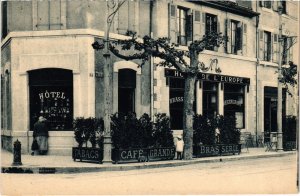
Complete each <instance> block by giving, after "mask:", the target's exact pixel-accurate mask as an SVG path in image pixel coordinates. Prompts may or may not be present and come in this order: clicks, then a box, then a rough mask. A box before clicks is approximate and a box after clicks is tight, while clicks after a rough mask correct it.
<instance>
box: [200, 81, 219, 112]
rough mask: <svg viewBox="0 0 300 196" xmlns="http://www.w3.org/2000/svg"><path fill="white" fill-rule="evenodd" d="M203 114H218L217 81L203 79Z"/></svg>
mask: <svg viewBox="0 0 300 196" xmlns="http://www.w3.org/2000/svg"><path fill="white" fill-rule="evenodd" d="M202 108H203V115H204V116H216V115H217V114H218V83H216V82H206V81H203V107H202Z"/></svg>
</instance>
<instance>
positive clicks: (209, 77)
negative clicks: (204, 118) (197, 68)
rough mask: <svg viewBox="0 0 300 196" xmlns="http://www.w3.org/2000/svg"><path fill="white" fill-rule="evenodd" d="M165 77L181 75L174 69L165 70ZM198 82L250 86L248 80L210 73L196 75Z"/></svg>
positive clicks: (179, 76)
mask: <svg viewBox="0 0 300 196" xmlns="http://www.w3.org/2000/svg"><path fill="white" fill-rule="evenodd" d="M165 77H174V78H182V77H183V74H182V73H180V72H179V71H177V70H175V69H168V68H166V69H165ZM197 78H198V80H205V81H212V82H224V83H232V84H245V85H250V78H244V77H236V76H226V75H220V74H211V73H198V75H197Z"/></svg>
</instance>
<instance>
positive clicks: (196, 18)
mask: <svg viewBox="0 0 300 196" xmlns="http://www.w3.org/2000/svg"><path fill="white" fill-rule="evenodd" d="M116 2H117V1H116ZM280 2H281V1H278V2H269V1H264V2H260V1H257V2H256V1H255V2H252V1H230V2H223V1H222V2H221V1H220V2H216V1H197V2H196V1H191V2H189V1H137V0H136V1H126V2H125V3H124V4H123V5H122V7H121V8H120V10H119V11H118V12H117V14H116V16H115V18H114V20H113V23H112V26H111V29H110V38H111V39H126V38H127V37H126V32H127V31H128V30H131V31H135V32H137V35H139V36H140V37H143V36H145V35H152V36H153V37H154V38H158V37H169V38H170V40H171V41H172V42H174V43H178V44H179V49H181V50H187V47H188V45H189V43H190V42H191V41H193V40H197V39H200V38H201V37H202V36H203V35H205V34H206V33H209V32H211V31H218V32H222V33H223V34H224V35H226V36H227V38H228V39H227V41H226V43H225V44H224V46H221V47H219V48H210V49H209V50H205V51H203V52H202V53H201V54H200V55H199V61H200V62H201V63H203V64H205V65H206V66H210V67H211V69H210V70H209V71H208V72H205V73H201V74H200V76H199V78H198V80H197V82H196V84H195V85H196V93H195V94H196V99H195V104H194V106H195V107H194V108H195V112H196V113H197V114H203V115H209V114H212V115H217V114H221V115H234V116H235V117H236V119H237V125H236V126H237V127H238V128H240V129H241V131H242V132H250V133H251V134H252V135H253V136H254V137H253V138H254V139H253V140H256V138H257V136H259V135H262V136H263V137H265V138H266V140H267V138H268V137H269V135H270V132H273V131H276V129H275V128H276V127H274V123H275V124H276V118H275V119H274V111H275V117H276V109H274V102H276V99H277V94H276V89H277V75H276V74H275V71H276V70H277V66H278V56H279V54H278V47H279V42H278V33H279V32H278V31H279V23H278V17H279V15H278V12H277V10H276V6H278V5H277V4H278V3H280ZM284 2H285V1H284ZM1 3H2V41H1V51H2V53H1V59H2V61H1V114H2V115H1V141H2V147H3V148H5V149H8V150H12V146H13V142H14V141H15V140H16V139H18V140H19V141H21V143H22V152H23V153H28V152H29V151H30V145H31V143H32V127H33V124H34V122H35V121H36V120H37V118H38V116H39V115H44V116H45V117H46V118H47V119H48V120H49V121H50V124H51V131H50V133H49V134H50V137H49V154H59V155H71V147H73V146H76V142H75V140H74V133H73V130H72V120H73V119H74V118H76V117H82V116H83V117H90V116H91V117H102V116H103V114H104V108H103V103H104V98H103V96H104V95H103V92H104V90H103V89H104V82H103V64H104V58H103V52H102V51H95V50H93V48H92V46H91V44H92V43H93V42H94V41H95V40H99V39H103V38H104V31H105V25H106V18H105V13H106V12H107V11H108V10H109V12H111V9H107V2H106V1H64V0H54V1H45V0H44V1H37V0H32V1H6V2H1ZM269 4H271V6H270V5H269ZM283 4H284V9H285V12H284V14H283V16H282V18H283V23H284V24H285V26H284V28H285V29H288V30H289V32H288V31H283V32H285V33H286V35H285V36H298V11H299V8H298V2H292V1H286V2H285V3H283ZM270 18H272V20H270ZM131 52H132V51H128V53H131ZM293 54H295V55H293ZM296 54H298V45H297V44H296V45H294V46H293V47H291V49H290V50H289V53H288V55H287V56H286V57H285V58H286V59H285V62H288V61H289V60H293V61H294V62H295V63H296V64H297V62H298V57H297V55H296ZM111 58H112V61H111V64H112V65H113V112H135V113H136V114H137V116H141V115H142V114H143V113H148V114H150V115H153V114H155V113H158V112H159V113H167V114H168V115H169V116H170V118H171V128H172V130H173V134H174V136H176V135H180V134H182V112H183V93H184V79H183V77H182V75H181V73H179V72H178V71H176V70H174V69H167V68H163V67H157V66H156V64H158V62H159V59H155V58H154V59H151V61H149V62H147V63H146V64H145V65H144V66H143V67H142V68H138V65H139V64H140V62H139V61H124V60H121V59H118V58H117V57H114V56H113V55H112V56H111ZM220 70H221V72H220ZM292 92H293V94H294V96H293V97H290V96H288V95H286V96H284V97H286V99H285V101H284V109H285V112H284V114H286V115H297V108H298V95H297V92H298V90H297V88H292ZM254 142H255V141H254Z"/></svg>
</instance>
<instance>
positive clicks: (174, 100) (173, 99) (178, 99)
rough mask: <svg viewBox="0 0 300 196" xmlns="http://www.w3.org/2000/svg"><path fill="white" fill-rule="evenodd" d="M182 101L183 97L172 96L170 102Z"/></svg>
mask: <svg viewBox="0 0 300 196" xmlns="http://www.w3.org/2000/svg"><path fill="white" fill-rule="evenodd" d="M182 102H183V97H173V98H170V104H172V103H182Z"/></svg>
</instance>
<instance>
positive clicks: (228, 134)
mask: <svg viewBox="0 0 300 196" xmlns="http://www.w3.org/2000/svg"><path fill="white" fill-rule="evenodd" d="M217 121H218V127H219V130H220V143H221V144H238V143H239V142H240V135H241V133H240V130H239V129H238V128H236V119H235V117H234V116H218V117H217Z"/></svg>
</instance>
